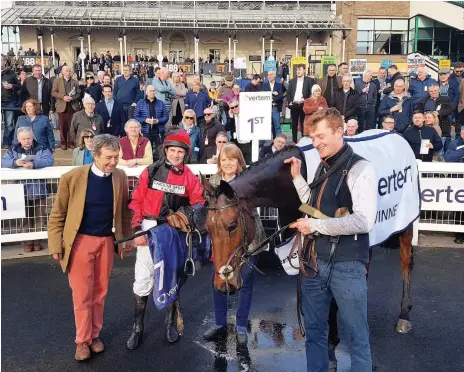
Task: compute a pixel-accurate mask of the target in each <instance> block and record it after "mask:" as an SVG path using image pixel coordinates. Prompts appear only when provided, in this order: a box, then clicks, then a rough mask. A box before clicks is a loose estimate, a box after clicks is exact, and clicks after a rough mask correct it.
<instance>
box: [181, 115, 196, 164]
mask: <svg viewBox="0 0 464 372" xmlns="http://www.w3.org/2000/svg"><path fill="white" fill-rule="evenodd" d="M179 128H180V129H183V130H185V131H186V132H187V134H188V135H189V136H190V148H191V150H190V154H189V155H187V158H186V162H185V163H186V164H192V163H198V159H199V154H200V128H198V127H197V120H196V115H195V111H193V110H191V109H187V110H185V111H184V114H183V115H182V120H181V122H180V123H179Z"/></svg>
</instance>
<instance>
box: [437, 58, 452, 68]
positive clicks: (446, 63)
mask: <svg viewBox="0 0 464 372" xmlns="http://www.w3.org/2000/svg"><path fill="white" fill-rule="evenodd" d="M438 68H451V61H450V60H449V59H440V60H439V61H438Z"/></svg>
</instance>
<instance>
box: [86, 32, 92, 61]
mask: <svg viewBox="0 0 464 372" xmlns="http://www.w3.org/2000/svg"><path fill="white" fill-rule="evenodd" d="M87 41H88V42H89V59H90V60H92V46H91V44H90V32H89V33H88V34H87Z"/></svg>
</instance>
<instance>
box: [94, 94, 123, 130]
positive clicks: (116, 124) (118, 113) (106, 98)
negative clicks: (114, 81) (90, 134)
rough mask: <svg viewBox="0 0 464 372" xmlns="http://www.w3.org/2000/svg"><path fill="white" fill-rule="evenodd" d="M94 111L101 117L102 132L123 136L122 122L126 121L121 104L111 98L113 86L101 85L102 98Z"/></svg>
mask: <svg viewBox="0 0 464 372" xmlns="http://www.w3.org/2000/svg"><path fill="white" fill-rule="evenodd" d="M95 112H96V113H97V114H98V115H100V116H101V117H102V120H103V133H108V134H111V135H113V136H116V137H124V136H125V135H126V133H125V132H124V124H125V123H126V121H127V117H126V111H124V107H123V105H122V104H121V103H120V102H119V101H116V100H115V99H114V98H113V87H112V86H111V85H104V86H103V99H102V100H101V101H100V102H98V103H97V105H96V106H95Z"/></svg>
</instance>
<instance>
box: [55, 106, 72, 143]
mask: <svg viewBox="0 0 464 372" xmlns="http://www.w3.org/2000/svg"><path fill="white" fill-rule="evenodd" d="M74 113H75V111H74V109H73V108H72V106H71V104H70V103H69V102H68V103H66V109H65V110H64V111H63V112H59V113H58V119H59V121H60V141H61V146H69V145H71V144H73V139H72V138H71V136H70V135H69V128H71V120H72V117H73V115H74Z"/></svg>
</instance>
